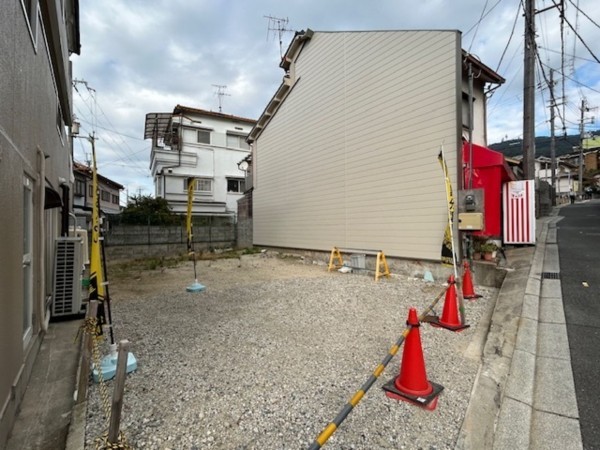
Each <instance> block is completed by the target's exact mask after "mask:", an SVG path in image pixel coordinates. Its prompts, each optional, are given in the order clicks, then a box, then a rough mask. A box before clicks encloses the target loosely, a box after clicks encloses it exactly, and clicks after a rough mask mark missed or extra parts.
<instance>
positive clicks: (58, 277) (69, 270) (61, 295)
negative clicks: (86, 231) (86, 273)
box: [52, 237, 85, 317]
mask: <svg viewBox="0 0 600 450" xmlns="http://www.w3.org/2000/svg"><path fill="white" fill-rule="evenodd" d="M81 249H82V245H81V238H78V237H59V238H56V241H55V251H54V301H53V302H52V317H59V316H70V315H74V314H82V313H84V312H85V309H84V308H82V306H83V305H82V301H81V277H82V272H83V264H82V261H81Z"/></svg>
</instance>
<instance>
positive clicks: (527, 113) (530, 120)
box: [523, 0, 536, 180]
mask: <svg viewBox="0 0 600 450" xmlns="http://www.w3.org/2000/svg"><path fill="white" fill-rule="evenodd" d="M535 53H536V52H535V0H525V57H524V61H523V64H524V76H523V173H524V175H525V179H526V180H533V179H534V178H535Z"/></svg>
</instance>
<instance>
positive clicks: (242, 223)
mask: <svg viewBox="0 0 600 450" xmlns="http://www.w3.org/2000/svg"><path fill="white" fill-rule="evenodd" d="M237 247H238V248H246V247H252V219H238V224H237Z"/></svg>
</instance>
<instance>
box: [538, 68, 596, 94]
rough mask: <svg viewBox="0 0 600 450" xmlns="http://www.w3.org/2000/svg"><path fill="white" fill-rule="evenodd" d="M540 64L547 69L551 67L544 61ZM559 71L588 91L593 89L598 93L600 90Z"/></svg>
mask: <svg viewBox="0 0 600 450" xmlns="http://www.w3.org/2000/svg"><path fill="white" fill-rule="evenodd" d="M542 65H544V66H546V67H548V68H549V69H551V67H550V66H549V65H548V64H544V63H542ZM559 73H560V74H561V75H562V76H563V77H565V78H568V79H569V80H571V81H573V82H574V83H577V84H578V85H580V86H582V87H584V88H586V89H589V90H590V91H594V92H596V93H598V94H600V91H599V90H597V89H594V88H593V87H590V86H588V85H587V84H585V83H582V82H581V81H578V80H576V79H575V78H571V77H570V76H569V75H567V74H566V73H562V72H559Z"/></svg>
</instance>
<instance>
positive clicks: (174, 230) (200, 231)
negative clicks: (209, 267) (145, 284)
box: [104, 224, 236, 261]
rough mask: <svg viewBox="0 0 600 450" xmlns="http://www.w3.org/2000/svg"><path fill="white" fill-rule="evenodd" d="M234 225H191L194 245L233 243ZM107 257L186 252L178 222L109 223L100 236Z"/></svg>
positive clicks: (209, 246)
mask: <svg viewBox="0 0 600 450" xmlns="http://www.w3.org/2000/svg"><path fill="white" fill-rule="evenodd" d="M235 241H236V226H235V225H234V224H231V225H226V226H212V227H199V226H196V227H194V249H195V250H196V251H200V250H203V251H207V250H212V249H222V248H230V247H234V246H235ZM104 242H105V245H106V247H105V250H106V258H107V259H108V260H110V261H113V260H125V259H137V258H160V257H164V256H178V255H183V254H185V253H186V252H187V235H186V231H185V229H184V228H183V227H181V226H145V225H111V227H110V230H109V231H108V232H106V233H105V236H104Z"/></svg>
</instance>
